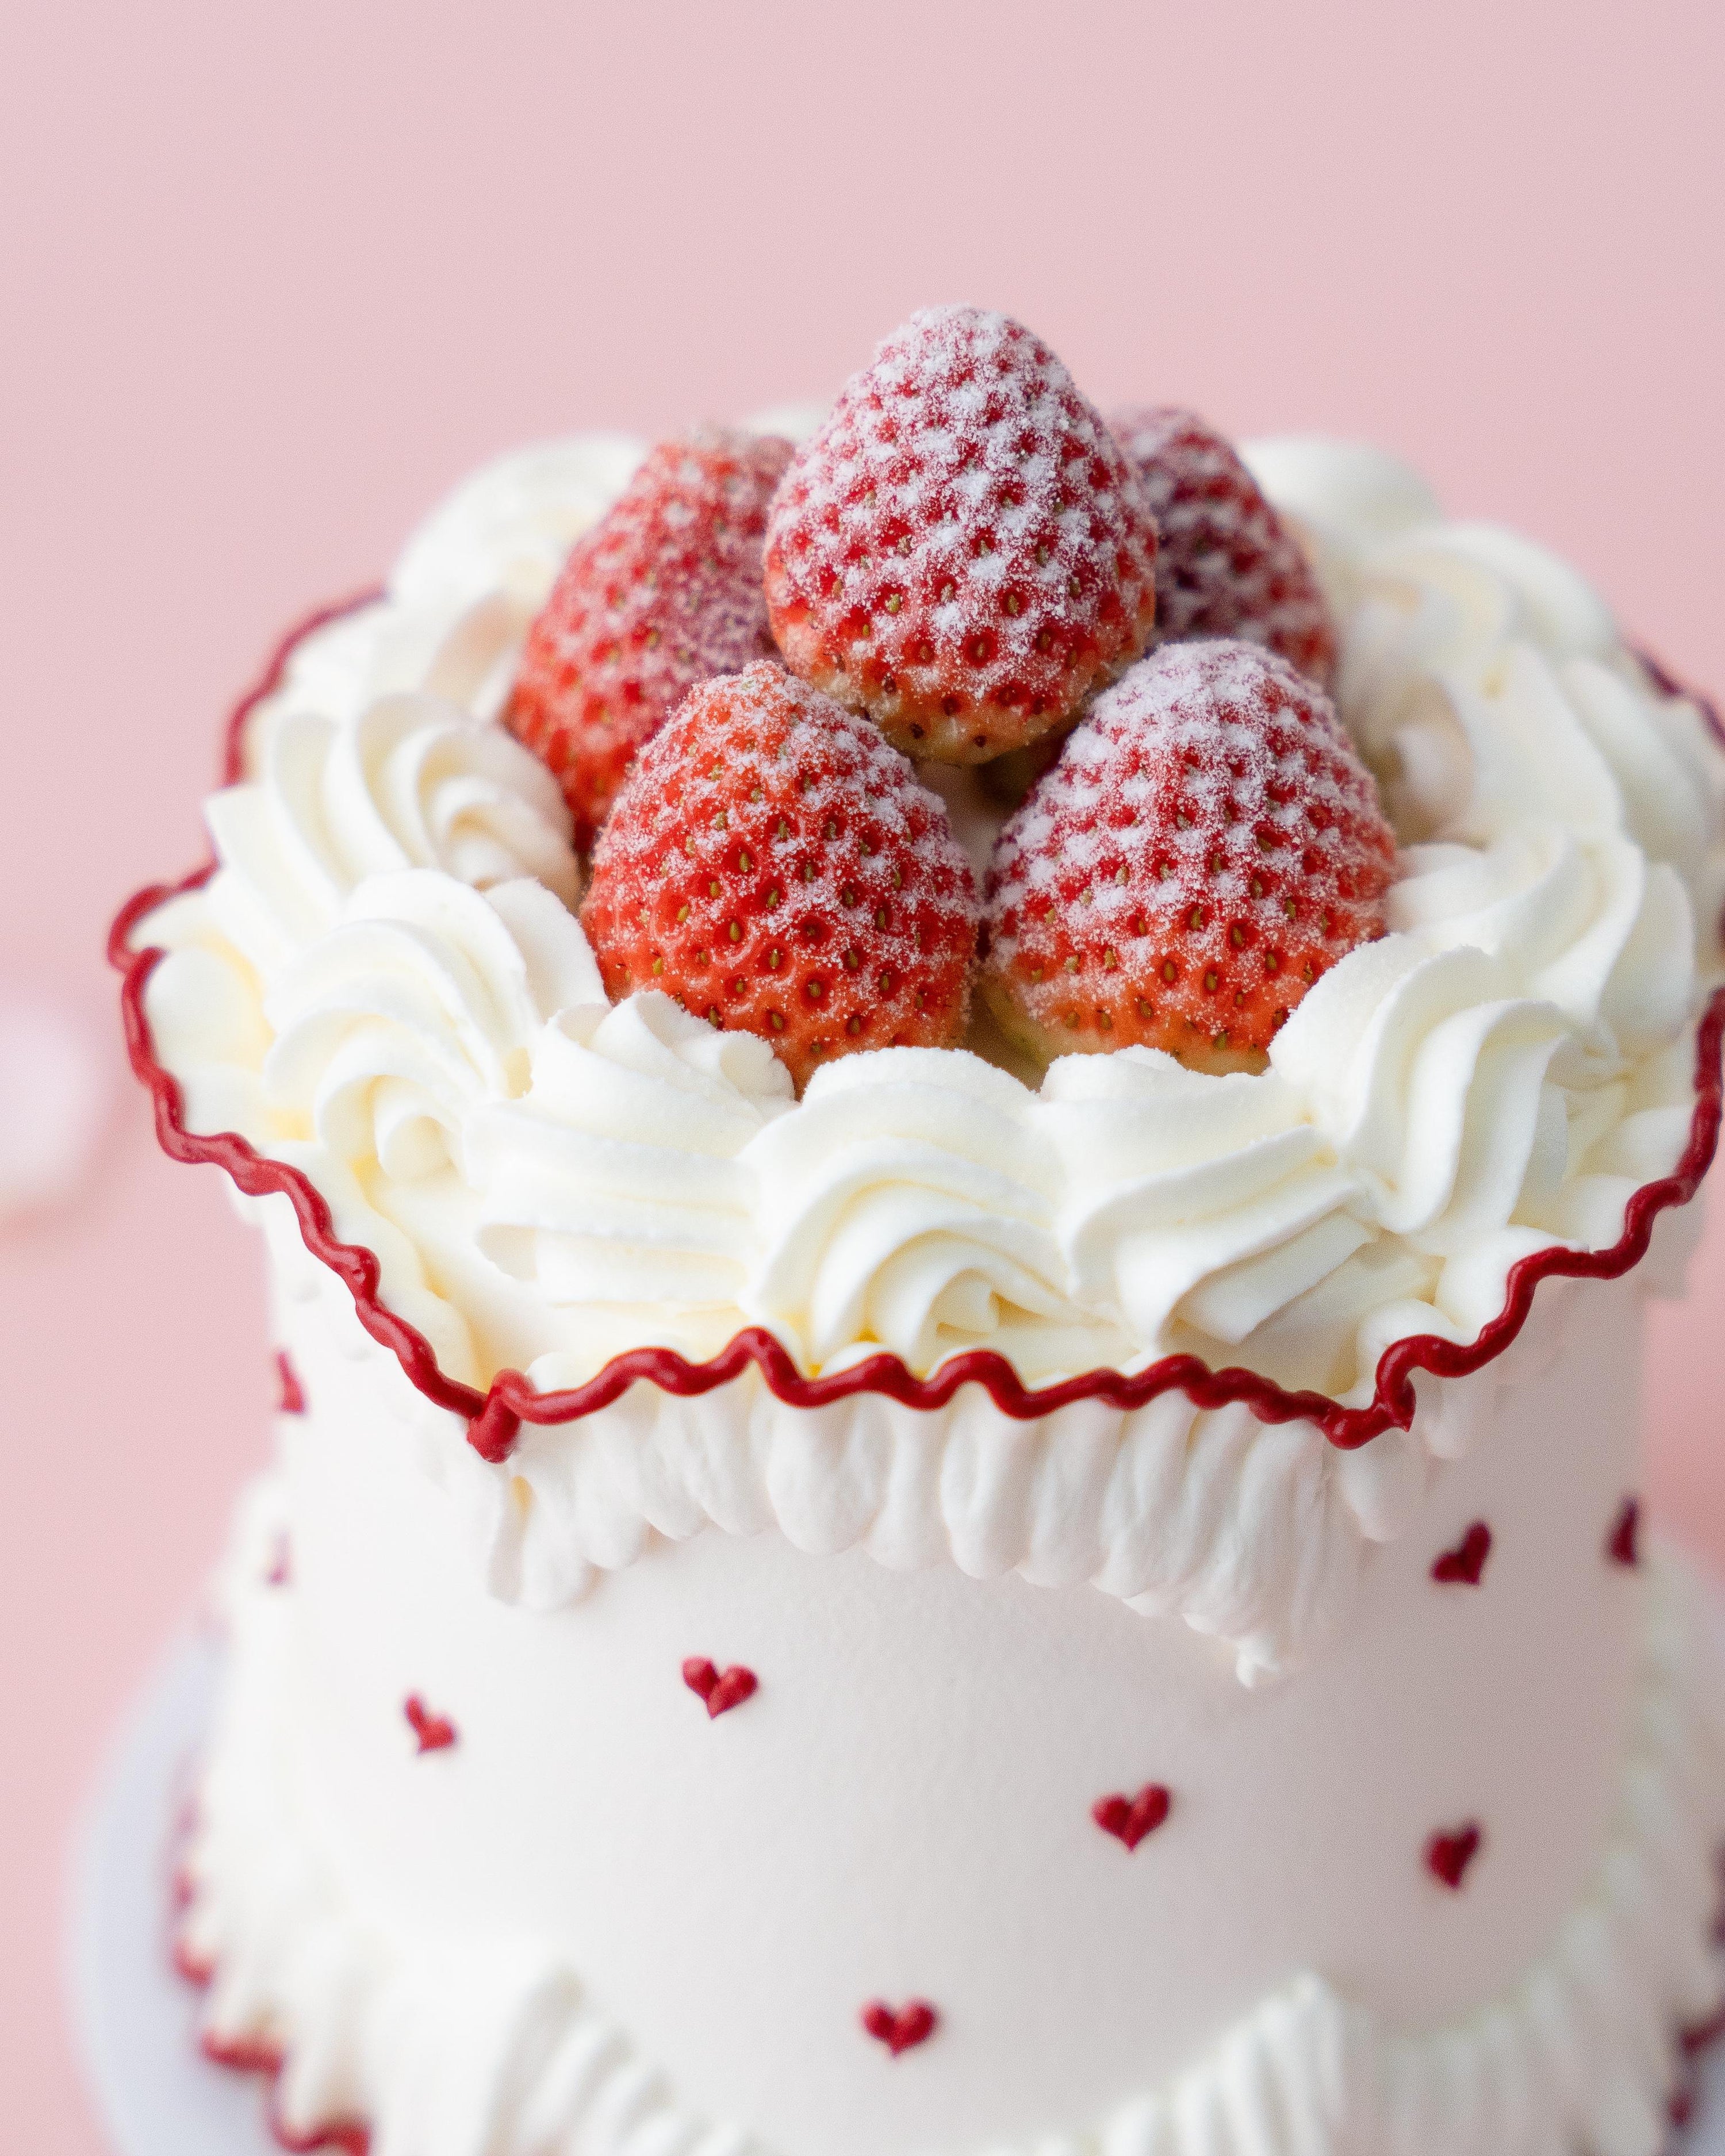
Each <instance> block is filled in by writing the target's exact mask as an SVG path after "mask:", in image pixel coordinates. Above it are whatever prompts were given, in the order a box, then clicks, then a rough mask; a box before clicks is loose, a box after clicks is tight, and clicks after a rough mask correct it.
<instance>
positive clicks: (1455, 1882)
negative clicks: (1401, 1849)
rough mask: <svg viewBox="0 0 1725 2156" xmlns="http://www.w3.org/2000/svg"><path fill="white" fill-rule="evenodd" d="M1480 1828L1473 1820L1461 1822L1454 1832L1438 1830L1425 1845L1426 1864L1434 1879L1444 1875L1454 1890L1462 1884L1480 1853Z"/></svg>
mask: <svg viewBox="0 0 1725 2156" xmlns="http://www.w3.org/2000/svg"><path fill="white" fill-rule="evenodd" d="M1480 1838H1481V1837H1480V1830H1479V1827H1478V1825H1476V1822H1475V1821H1474V1820H1469V1821H1468V1823H1467V1825H1466V1826H1458V1827H1457V1828H1456V1830H1455V1832H1454V1833H1453V1834H1435V1835H1433V1836H1432V1837H1431V1840H1430V1841H1429V1842H1427V1843H1426V1845H1425V1868H1426V1870H1427V1871H1429V1872H1430V1874H1431V1876H1432V1877H1433V1878H1434V1879H1440V1880H1441V1881H1443V1883H1444V1884H1445V1886H1447V1887H1449V1888H1450V1889H1451V1891H1452V1892H1453V1891H1454V1890H1455V1889H1456V1888H1458V1887H1459V1886H1461V1881H1462V1879H1463V1876H1465V1874H1466V1871H1467V1867H1468V1866H1469V1865H1470V1864H1471V1863H1472V1862H1473V1861H1474V1858H1475V1857H1476V1856H1478V1854H1479V1848H1480Z"/></svg>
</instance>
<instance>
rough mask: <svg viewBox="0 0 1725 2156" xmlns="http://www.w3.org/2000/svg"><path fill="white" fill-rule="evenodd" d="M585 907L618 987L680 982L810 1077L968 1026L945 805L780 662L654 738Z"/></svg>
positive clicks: (700, 701) (960, 915) (963, 880)
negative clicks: (852, 1053)
mask: <svg viewBox="0 0 1725 2156" xmlns="http://www.w3.org/2000/svg"><path fill="white" fill-rule="evenodd" d="M583 924H584V925H585V927H586V928H587V930H588V934H589V936H590V937H592V939H593V947H594V949H595V951H596V952H597V953H598V958H599V962H600V965H601V967H602V968H603V971H604V973H605V977H606V987H607V989H608V992H609V993H611V994H612V995H614V996H617V995H621V994H626V993H628V992H629V989H630V988H663V989H665V990H667V991H669V992H670V993H675V994H677V995H678V996H679V997H680V999H681V1000H682V1001H683V1002H684V1004H685V1006H686V1007H687V1008H688V1009H690V1010H691V1011H693V1012H695V1013H696V1015H698V1016H702V1017H706V1018H707V1019H711V1022H712V1023H713V1024H717V1025H722V1026H726V1027H737V1028H741V1029H744V1030H746V1031H748V1032H752V1033H755V1034H759V1035H760V1037H761V1038H762V1039H765V1040H768V1041H769V1042H770V1043H771V1045H773V1049H774V1050H775V1052H777V1053H778V1055H780V1057H781V1058H782V1060H784V1061H785V1062H786V1063H787V1064H788V1065H789V1066H790V1068H791V1069H792V1070H793V1073H795V1074H796V1075H798V1077H802V1076H806V1075H807V1073H808V1071H809V1070H811V1069H812V1068H814V1065H815V1064H816V1063H817V1062H819V1060H821V1059H822V1058H823V1057H825V1056H828V1055H834V1054H838V1053H844V1052H846V1051H849V1050H853V1049H861V1048H881V1047H886V1046H887V1045H896V1044H905V1043H908V1044H911V1045H930V1044H935V1043H945V1042H951V1041H953V1040H956V1039H957V1038H958V1037H959V1036H960V1034H962V1032H963V1026H964V1022H965V1018H966V1014H967V1009H968V980H967V974H968V966H969V962H970V959H971V957H972V955H973V952H974V949H975V942H976V902H975V896H974V889H973V884H972V880H971V875H970V869H969V865H968V862H967V861H966V860H965V858H964V855H963V852H962V850H960V848H959V846H958V844H957V841H956V840H955V839H954V838H953V837H952V830H951V827H950V825H949V824H948V823H947V814H946V810H945V808H944V807H943V806H942V803H940V801H939V800H937V798H936V797H935V796H934V795H933V794H932V793H929V792H928V790H927V788H925V787H923V786H922V785H921V784H919V783H918V782H917V780H916V777H915V774H914V773H912V772H911V768H910V766H909V765H908V764H907V763H906V761H905V759H904V758H903V757H901V755H900V754H899V753H898V752H897V750H896V749H895V748H893V747H891V744H890V743H889V742H886V740H885V739H884V738H883V737H882V736H881V735H880V733H879V732H878V731H876V730H875V728H874V727H873V726H870V725H869V724H868V723H867V722H866V721H863V720H859V719H857V718H855V717H853V716H851V714H850V713H849V712H847V711H843V710H841V709H840V708H839V706H837V705H835V704H834V703H833V702H832V701H830V699H829V698H827V697H825V696H822V695H820V694H819V691H818V690H814V689H811V688H809V687H808V686H807V685H805V684H803V683H802V682H799V681H798V680H795V679H794V678H793V677H792V676H790V675H787V674H785V673H784V672H783V671H782V670H780V669H779V668H778V667H774V666H770V665H754V666H752V667H750V668H749V669H748V670H747V672H746V673H744V674H742V675H739V676H737V677H735V678H734V679H732V680H714V681H710V682H707V683H705V684H703V685H701V687H700V688H699V689H697V690H696V691H694V692H693V693H692V694H691V696H690V698H689V700H688V701H687V702H686V703H685V705H684V706H683V708H682V710H681V711H680V712H679V713H678V714H677V716H676V717H675V720H673V721H672V722H671V723H670V725H669V726H666V727H665V728H664V729H662V730H661V731H660V733H659V734H658V735H657V736H655V738H654V739H653V741H651V742H649V744H648V746H647V747H646V748H645V749H644V751H643V752H642V754H641V757H640V759H639V762H638V764H637V766H636V768H635V772H634V775H633V776H632V778H631V780H630V782H629V785H628V786H627V787H626V788H625V789H624V793H623V794H622V795H621V796H620V797H619V801H618V803H617V806H616V808H615V809H614V812H613V814H612V817H611V819H610V821H609V822H608V824H607V825H606V827H605V830H604V833H603V836H602V837H601V839H600V842H599V846H598V852H597V854H596V855H595V856H594V862H593V887H592V890H591V892H590V894H589V896H588V905H587V907H586V909H585V910H584V911H583Z"/></svg>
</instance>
